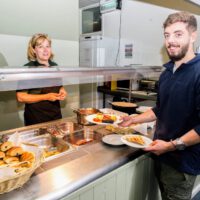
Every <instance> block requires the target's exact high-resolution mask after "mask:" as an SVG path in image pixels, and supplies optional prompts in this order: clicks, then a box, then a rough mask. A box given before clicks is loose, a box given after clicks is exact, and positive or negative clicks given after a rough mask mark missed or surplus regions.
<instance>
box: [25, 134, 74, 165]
mask: <svg viewBox="0 0 200 200" xmlns="http://www.w3.org/2000/svg"><path fill="white" fill-rule="evenodd" d="M24 143H26V144H29V145H37V146H38V147H39V148H41V149H43V150H44V157H45V162H46V161H49V160H52V159H55V158H58V157H60V156H63V155H65V154H68V153H71V152H72V151H74V150H76V148H75V147H73V146H72V145H71V144H69V143H68V142H66V141H64V140H63V139H62V138H56V137H53V136H51V135H50V134H44V135H39V136H36V137H32V138H30V139H27V140H26V141H24Z"/></svg>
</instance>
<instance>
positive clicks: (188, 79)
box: [121, 12, 200, 200]
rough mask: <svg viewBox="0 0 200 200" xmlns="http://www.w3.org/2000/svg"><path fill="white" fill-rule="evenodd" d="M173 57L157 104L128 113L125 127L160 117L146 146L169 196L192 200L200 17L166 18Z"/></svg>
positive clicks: (199, 122)
mask: <svg viewBox="0 0 200 200" xmlns="http://www.w3.org/2000/svg"><path fill="white" fill-rule="evenodd" d="M164 38H165V47H166V50H167V53H168V56H169V58H170V61H169V62H168V63H166V64H165V65H164V67H165V68H166V69H165V70H164V72H163V73H162V74H161V76H160V79H159V88H158V97H157V102H156V106H155V107H154V108H152V109H151V110H149V111H147V112H145V113H143V114H141V115H138V116H135V117H125V118H124V121H123V122H122V124H121V125H122V126H129V125H130V124H132V123H143V122H150V121H154V120H156V130H155V134H154V141H153V142H152V144H151V145H150V146H149V147H147V148H145V149H144V150H145V151H149V152H152V153H153V154H154V157H155V167H156V172H157V174H156V175H157V178H158V181H159V185H160V189H161V194H162V199H163V200H189V199H191V194H192V189H193V186H194V182H195V179H196V176H197V175H198V174H200V54H198V55H196V54H195V53H194V50H193V48H194V42H195V40H196V39H197V21H196V18H195V17H194V16H193V15H191V14H190V13H188V12H177V13H173V14H170V15H169V16H168V18H167V19H166V21H165V22H164Z"/></svg>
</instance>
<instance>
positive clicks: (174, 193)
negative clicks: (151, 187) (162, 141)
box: [155, 161, 196, 200]
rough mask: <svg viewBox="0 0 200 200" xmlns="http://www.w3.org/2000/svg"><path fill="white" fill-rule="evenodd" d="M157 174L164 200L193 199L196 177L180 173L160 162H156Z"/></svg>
mask: <svg viewBox="0 0 200 200" xmlns="http://www.w3.org/2000/svg"><path fill="white" fill-rule="evenodd" d="M155 173H156V176H157V179H158V183H159V186H160V191H161V195H162V200H190V199H191V195H192V189H193V186H194V182H195V179H196V176H195V175H190V174H186V173H183V172H179V171H177V170H176V169H174V168H172V167H170V166H169V165H166V164H164V163H160V162H159V161H155Z"/></svg>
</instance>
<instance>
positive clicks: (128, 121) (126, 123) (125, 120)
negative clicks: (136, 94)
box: [119, 116, 133, 127]
mask: <svg viewBox="0 0 200 200" xmlns="http://www.w3.org/2000/svg"><path fill="white" fill-rule="evenodd" d="M132 118H133V117H131V116H125V117H123V118H122V119H123V122H121V123H120V124H119V125H120V126H123V127H126V126H130V125H131V124H132V123H133V122H132V121H133V120H132Z"/></svg>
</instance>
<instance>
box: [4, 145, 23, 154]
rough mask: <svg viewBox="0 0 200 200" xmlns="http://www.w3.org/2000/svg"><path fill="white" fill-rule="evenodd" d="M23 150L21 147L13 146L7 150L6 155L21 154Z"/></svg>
mask: <svg viewBox="0 0 200 200" xmlns="http://www.w3.org/2000/svg"><path fill="white" fill-rule="evenodd" d="M23 152H24V151H23V149H22V148H21V147H12V148H10V149H9V150H8V151H7V152H6V156H20V155H22V153H23Z"/></svg>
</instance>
